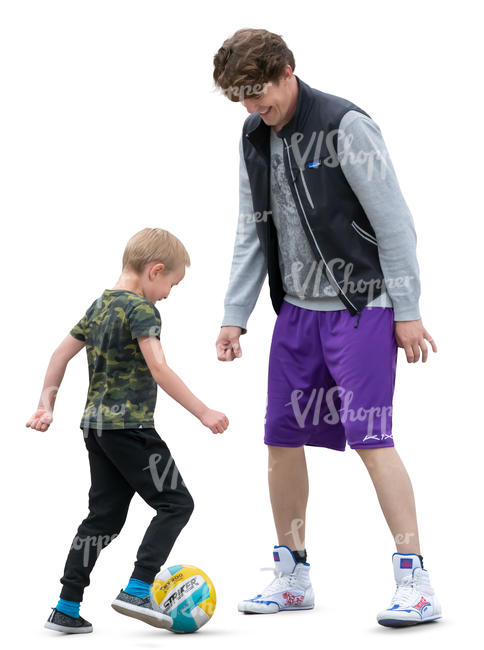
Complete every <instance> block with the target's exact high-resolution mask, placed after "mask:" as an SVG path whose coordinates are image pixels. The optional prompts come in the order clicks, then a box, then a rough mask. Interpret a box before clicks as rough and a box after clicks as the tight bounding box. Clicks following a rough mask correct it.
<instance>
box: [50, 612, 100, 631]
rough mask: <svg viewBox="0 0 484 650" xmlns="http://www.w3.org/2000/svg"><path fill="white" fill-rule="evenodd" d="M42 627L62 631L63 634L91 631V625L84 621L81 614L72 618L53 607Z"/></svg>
mask: <svg viewBox="0 0 484 650" xmlns="http://www.w3.org/2000/svg"><path fill="white" fill-rule="evenodd" d="M44 627H46V628H48V629H49V630H56V631H57V632H64V634H85V633H86V632H92V625H91V624H90V623H89V621H86V620H85V619H84V618H82V616H79V617H77V618H74V617H73V616H68V615H67V614H63V613H62V612H59V610H58V609H56V608H55V607H53V608H52V612H51V614H50V616H49V618H48V619H47V622H46V623H45V625H44Z"/></svg>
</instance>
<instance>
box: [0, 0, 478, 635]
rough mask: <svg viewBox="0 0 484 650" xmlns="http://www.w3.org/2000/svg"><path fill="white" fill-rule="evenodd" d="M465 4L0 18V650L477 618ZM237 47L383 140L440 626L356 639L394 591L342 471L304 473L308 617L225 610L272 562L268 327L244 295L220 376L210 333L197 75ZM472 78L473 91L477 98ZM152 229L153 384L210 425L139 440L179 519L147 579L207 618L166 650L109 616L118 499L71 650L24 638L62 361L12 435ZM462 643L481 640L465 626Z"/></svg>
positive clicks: (261, 305) (46, 573)
mask: <svg viewBox="0 0 484 650" xmlns="http://www.w3.org/2000/svg"><path fill="white" fill-rule="evenodd" d="M477 9H478V3H477V2H476V3H473V2H465V1H461V2H456V3H448V2H419V3H417V2H409V1H408V0H407V1H406V2H391V3H390V2H376V1H366V2H364V3H363V2H348V1H347V2H344V3H335V2H327V1H322V0H318V1H317V2H310V1H308V0H306V1H305V2H300V3H294V2H287V3H286V2H281V1H278V2H275V1H274V0H273V1H266V2H249V1H245V2H238V3H228V2H205V3H195V2H178V3H171V2H170V3H169V2H161V1H158V2H155V1H151V2H149V1H138V2H134V1H132V2H124V1H121V0H116V1H115V2H114V1H112V2H109V1H105V0H96V1H93V2H91V1H87V0H84V1H83V2H73V1H70V0H62V1H58V2H53V1H43V0H36V1H33V2H26V1H22V0H15V1H10V2H2V3H1V14H0V60H1V77H0V88H1V94H2V99H1V104H0V112H1V119H0V128H1V149H0V156H1V174H0V182H1V214H2V218H3V219H2V224H3V225H2V262H3V264H2V272H3V273H2V275H3V283H2V284H3V291H2V294H3V295H2V319H1V323H2V329H3V332H2V347H3V354H2V357H3V358H2V362H3V363H2V368H3V380H4V388H3V397H4V399H3V405H2V406H3V427H2V429H3V431H2V433H3V436H2V440H3V449H2V481H3V489H2V497H3V499H4V505H3V508H2V521H1V523H2V531H3V532H2V545H3V554H2V570H1V575H2V579H1V583H2V584H1V589H0V591H1V595H2V598H3V599H4V601H5V604H4V605H2V621H3V622H2V631H1V635H2V637H4V638H6V637H8V636H9V637H11V638H10V641H9V645H8V646H6V647H13V648H15V647H23V646H24V645H26V644H28V645H29V646H30V647H35V648H43V647H47V646H49V647H51V645H52V644H53V643H57V646H58V647H60V646H67V645H68V644H72V643H74V644H77V645H79V644H88V645H89V647H92V648H94V647H96V648H100V647H101V646H103V647H104V646H105V645H106V644H109V645H111V646H112V647H114V646H116V647H117V648H128V647H137V648H160V647H169V646H170V647H174V646H175V645H177V646H185V645H186V644H190V645H193V644H195V645H196V646H197V647H199V648H202V647H203V648H207V647H214V648H222V647H224V648H225V647H227V644H230V647H236V648H238V647H240V648H242V647H244V648H245V647H249V646H250V647H253V648H259V647H261V648H262V647H264V646H265V645H266V644H268V643H271V644H274V645H275V646H279V647H289V646H291V647H292V646H294V647H295V646H296V644H297V647H301V648H302V647H306V644H307V643H310V644H311V646H310V647H313V646H317V647H327V648H332V647H338V648H341V647H350V646H352V647H354V645H356V644H357V645H358V646H359V647H365V648H367V647H368V648H369V647H371V648H383V647H388V644H392V646H393V647H395V648H399V647H407V646H408V644H412V645H413V644H417V647H423V645H424V644H428V643H436V644H437V643H438V644H439V645H441V646H444V645H450V644H451V645H452V646H454V645H455V644H457V643H465V641H466V640H469V639H470V637H471V636H472V635H473V634H476V633H477V629H478V628H477V626H478V625H479V620H478V618H479V615H480V607H481V602H480V601H481V595H482V587H481V581H482V572H481V557H482V551H481V544H482V532H481V530H482V529H481V521H480V520H481V513H482V507H481V506H482V504H481V500H482V433H483V426H482V417H481V408H482V402H483V400H482V369H483V359H482V351H481V339H482V334H481V332H482V328H483V326H484V313H483V309H482V299H483V292H482V263H483V251H482V218H483V210H482V187H483V181H482V151H483V144H484V143H483V137H482V128H481V126H480V123H481V112H482V105H483V102H482V94H481V92H480V87H481V86H482V76H481V63H482V51H480V48H479V45H478V43H479V41H480V40H481V32H480V22H479V20H478V15H477ZM241 27H258V28H260V27H263V28H266V29H269V30H271V31H273V32H276V33H278V34H281V35H282V36H283V37H284V38H285V39H286V42H287V44H288V45H289V47H290V48H291V49H292V50H293V52H294V54H295V59H296V69H295V72H296V74H298V75H299V76H300V78H301V79H303V80H304V81H306V82H307V83H309V84H310V85H311V86H313V87H316V88H318V89H320V90H323V91H325V92H329V93H332V94H336V95H340V96H343V97H346V98H348V99H350V100H351V101H353V102H355V103H356V104H357V105H359V106H361V107H362V108H363V109H364V110H365V111H367V112H368V113H369V114H370V115H371V116H372V117H373V119H374V120H375V121H376V122H377V123H378V124H379V126H380V128H381V129H382V133H383V135H384V138H385V141H386V144H387V147H388V150H389V152H390V156H391V158H392V161H393V164H394V166H395V169H396V171H397V175H398V178H399V181H400V185H401V187H402V190H403V193H404V196H405V198H406V200H407V203H408V205H409V207H410V209H411V211H412V214H413V217H414V221H415V225H416V229H417V234H418V249H417V253H418V257H419V263H420V269H421V281H422V298H421V311H422V314H423V321H424V325H425V326H426V327H427V329H428V330H429V331H430V332H431V334H432V336H433V337H434V338H435V340H436V341H437V344H438V347H439V351H438V353H437V354H436V355H432V354H431V355H430V359H429V361H428V363H427V364H425V365H423V364H422V363H419V364H416V365H408V364H407V363H406V361H405V358H404V355H403V351H400V352H399V362H398V365H399V368H398V374H397V384H396V392H395V403H394V438H395V444H396V447H397V449H398V451H399V453H400V455H401V456H402V458H403V460H404V462H405V464H406V467H407V469H408V471H409V474H410V476H411V479H412V482H413V486H414V490H415V494H416V499H417V510H418V516H419V525H420V535H421V542H422V554H423V556H424V563H425V567H426V568H428V569H429V571H430V576H431V579H432V582H433V584H434V587H435V589H436V590H437V592H438V595H439V597H440V600H441V601H442V604H443V613H444V618H443V619H442V620H441V621H440V622H438V623H434V624H429V625H427V626H423V627H420V628H408V629H403V630H391V629H387V628H382V627H381V626H379V625H377V623H376V618H375V615H376V613H377V611H379V610H380V609H382V608H383V607H386V606H387V605H388V603H389V600H390V598H391V596H392V595H393V592H394V579H393V573H392V566H391V555H392V553H393V551H394V547H393V540H392V537H391V534H390V532H389V531H388V529H387V527H386V524H385V522H384V519H383V516H382V514H381V511H380V509H379V505H378V501H377V499H376V495H375V492H374V489H373V486H372V484H371V481H370V479H369V476H368V475H367V473H366V470H365V468H364V466H363V464H362V462H361V460H360V459H359V457H358V456H357V455H356V454H355V453H353V452H352V451H351V450H350V449H349V448H347V450H346V452H345V453H339V452H335V451H331V450H326V449H317V448H316V449H311V448H309V449H308V450H307V458H308V464H309V469H310V502H309V511H308V530H307V548H308V553H309V561H310V562H311V565H312V569H311V572H312V580H313V585H314V588H315V592H316V608H315V610H313V611H310V612H301V613H290V612H288V613H283V614H279V615H277V616H268V617H256V616H252V617H249V616H245V617H244V616H243V615H241V614H238V612H237V610H236V604H237V601H238V600H239V599H241V598H246V597H250V596H253V595H255V594H256V593H258V590H259V589H260V588H261V587H263V586H264V585H265V584H267V583H268V582H269V580H270V579H271V575H270V572H269V571H261V570H260V569H261V567H271V566H272V545H273V544H274V543H276V540H275V534H274V529H273V523H272V517H271V510H270V504H269V498H268V492H267V485H266V484H267V474H266V464H267V450H266V448H265V446H264V444H263V441H262V439H263V418H264V411H265V400H266V381H267V362H268V355H269V344H270V340H271V335H272V328H273V325H274V321H275V313H274V312H273V310H272V306H271V304H270V299H269V292H268V286H267V284H266V285H265V286H264V288H263V290H262V293H261V296H260V299H259V302H258V304H257V306H256V309H255V311H254V313H253V315H252V317H251V319H250V321H249V325H248V333H247V335H245V336H243V338H242V345H243V357H242V359H240V360H238V361H236V362H234V363H231V364H222V363H220V362H218V361H217V359H216V354H215V346H214V343H215V339H216V337H217V334H218V331H219V325H220V322H221V319H222V313H223V298H224V293H225V289H226V286H227V282H228V275H229V270H230V263H231V256H232V247H233V241H234V237H235V231H236V219H237V212H238V195H237V181H238V155H237V143H238V139H239V135H240V129H241V126H242V122H243V119H244V114H245V109H244V108H243V107H242V106H239V105H237V104H232V103H231V102H229V101H228V100H227V99H225V98H224V97H222V96H221V95H220V94H219V93H218V92H216V91H214V88H213V83H212V58H213V55H214V54H215V52H216V51H217V49H218V48H219V47H220V46H221V44H222V42H223V40H224V39H225V38H227V37H228V36H230V35H231V34H232V33H233V32H234V31H235V30H236V29H239V28H241ZM479 79H481V81H479ZM146 226H150V227H163V228H167V229H168V230H170V231H172V232H173V233H175V234H176V235H177V236H178V237H179V238H180V239H181V240H182V241H183V242H184V243H185V245H186V247H187V249H188V251H189V253H190V255H191V258H192V266H191V268H189V269H188V270H187V273H186V277H185V279H184V281H183V282H182V283H181V284H180V285H179V286H178V287H176V288H174V289H173V291H172V295H171V296H170V298H169V300H167V301H163V302H162V303H158V308H159V309H160V312H161V316H162V321H163V326H162V344H163V346H164V349H165V353H166V356H167V360H168V362H169V363H170V365H171V366H172V367H173V368H174V369H175V371H176V372H177V373H178V374H180V375H181V377H182V378H183V379H184V380H185V381H186V383H187V384H188V385H189V387H190V388H191V389H192V390H193V391H194V392H195V393H196V394H197V395H198V396H199V397H201V398H202V399H203V400H204V401H205V402H206V403H207V404H208V405H209V406H211V407H212V408H216V409H219V410H224V411H225V412H226V413H227V414H228V416H229V418H230V422H231V424H230V427H229V429H228V430H227V432H226V433H225V434H224V435H223V436H214V435H213V434H211V433H210V432H209V430H208V429H205V428H204V427H202V425H201V424H199V422H198V421H197V420H196V419H195V418H193V416H191V415H190V414H189V413H188V412H185V411H184V410H183V409H182V408H181V407H180V406H179V405H178V404H177V403H176V402H174V401H172V400H171V399H170V398H169V397H168V396H166V395H164V394H163V393H162V391H161V390H160V391H159V396H158V404H157V409H156V417H155V423H156V428H157V430H158V431H159V433H160V435H162V437H163V438H164V439H166V441H167V443H168V444H169V446H170V448H171V450H172V452H173V455H174V457H175V459H176V461H177V464H178V465H179V467H180V470H181V472H182V475H183V477H184V479H185V481H186V483H187V485H188V487H189V489H190V490H191V492H192V494H193V496H194V499H195V503H196V509H195V512H194V514H193V516H192V519H191V520H190V522H189V524H188V526H187V527H186V528H185V530H184V531H183V532H182V533H181V535H180V537H179V539H178V541H177V543H176V546H175V547H174V549H173V551H172V554H171V555H170V558H169V562H168V563H169V564H175V563H186V564H195V565H197V566H200V567H201V568H202V569H204V570H205V571H206V572H207V573H208V574H209V575H210V576H211V578H212V579H213V581H214V583H215V586H216V589H217V594H218V604H217V609H216V612H215V615H214V618H213V619H212V621H211V622H210V623H209V624H207V625H206V627H205V628H203V630H201V631H200V632H199V633H198V634H196V635H194V636H193V635H192V636H189V637H183V638H182V637H180V636H177V635H174V634H171V633H169V632H165V631H158V630H155V629H154V628H153V629H152V628H149V627H148V626H145V625H144V624H142V623H141V622H139V621H135V620H132V619H127V618H125V617H122V616H119V615H118V614H116V613H115V612H114V611H113V610H112V609H111V607H110V602H111V600H112V599H113V598H114V596H116V595H117V593H118V591H119V589H120V588H121V587H124V586H125V585H126V583H127V580H128V578H129V575H130V573H131V570H132V563H133V561H134V557H135V553H136V549H137V547H138V544H139V542H140V540H141V537H142V534H143V532H144V529H145V528H146V526H147V524H148V522H149V521H150V519H151V517H152V516H153V511H151V510H150V509H149V507H148V506H146V504H144V502H142V501H141V499H139V497H135V498H134V500H133V502H132V506H131V509H130V513H129V516H128V521H127V523H126V526H125V528H124V530H123V532H122V534H121V535H120V537H119V538H118V539H116V540H115V541H114V542H113V543H112V545H111V546H110V547H108V548H107V549H106V550H105V551H103V553H102V555H101V557H100V559H99V561H98V564H97V566H96V568H95V570H94V571H93V574H92V582H91V586H90V587H89V588H88V589H87V590H86V593H85V600H84V603H83V606H82V609H81V613H82V614H83V615H84V616H85V617H86V618H88V619H89V620H90V621H92V623H93V624H94V628H95V631H94V634H92V635H89V636H88V637H78V638H75V639H74V638H72V637H71V638H65V637H61V636H60V635H57V636H56V633H54V632H50V631H47V630H44V629H43V623H44V621H45V619H46V618H47V616H48V614H49V612H50V607H52V606H54V605H55V603H56V602H57V597H58V593H59V589H60V583H59V578H60V576H61V574H62V570H63V566H64V561H65V556H66V553H67V550H68V548H69V545H70V542H71V540H72V537H73V535H74V533H75V531H76V529H77V526H78V524H79V523H80V521H81V520H82V518H83V517H84V516H85V515H86V514H87V491H88V488H89V473H88V463H87V454H86V451H85V448H84V443H83V439H82V432H81V430H80V429H79V421H80V417H81V413H82V409H83V406H84V402H85V397H86V391H87V379H88V375H87V362H86V358H85V353H84V351H82V352H81V354H79V355H78V357H76V358H75V359H74V360H73V361H72V362H71V363H70V364H69V366H68V368H67V371H66V374H65V378H64V382H63V384H62V387H61V390H60V392H59V394H58V398H57V404H56V409H55V414H54V417H55V420H54V423H53V425H52V426H51V428H50V430H49V431H48V432H46V433H39V432H34V431H31V430H30V429H27V428H25V422H26V421H27V419H28V418H29V417H30V415H31V413H32V412H33V410H34V409H35V407H36V405H37V401H38V398H39V393H40V389H41V386H42V382H43V378H44V373H45V369H46V367H47V363H48V361H49V358H50V355H51V353H52V352H53V350H54V349H55V347H56V346H57V345H58V343H59V342H60V341H61V340H62V339H63V338H64V336H65V335H66V334H67V333H68V332H69V330H70V328H71V327H72V326H73V325H74V324H75V323H77V321H78V320H79V318H80V317H81V316H82V315H83V314H84V312H85V310H86V308H87V307H88V306H89V305H90V304H91V302H92V301H93V300H94V299H95V298H96V297H97V296H98V295H99V294H100V293H101V292H102V291H103V289H105V288H111V287H112V286H113V285H114V284H115V282H116V280H117V278H118V276H119V273H120V270H121V256H122V252H123V250H124V246H125V244H126V242H127V240H128V239H129V237H130V236H131V235H132V234H134V233H135V232H137V231H138V230H140V229H141V228H144V227H146ZM479 629H480V626H479Z"/></svg>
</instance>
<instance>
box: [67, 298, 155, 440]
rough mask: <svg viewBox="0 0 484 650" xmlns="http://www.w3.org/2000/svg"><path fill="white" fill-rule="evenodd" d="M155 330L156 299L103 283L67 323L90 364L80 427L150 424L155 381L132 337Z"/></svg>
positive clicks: (121, 427)
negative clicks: (79, 315)
mask: <svg viewBox="0 0 484 650" xmlns="http://www.w3.org/2000/svg"><path fill="white" fill-rule="evenodd" d="M160 331H161V318H160V313H159V311H158V310H157V308H156V307H155V305H154V304H153V303H152V302H150V301H149V300H148V299H147V298H144V297H143V296H140V295H139V294H137V293H134V292H133V291H128V290H127V289H105V291H104V292H103V294H102V295H101V296H100V297H99V298H97V299H96V300H95V301H94V302H93V303H92V305H91V306H90V307H89V309H88V310H87V311H86V313H85V314H84V316H83V317H82V318H81V320H80V321H79V322H78V323H77V325H75V326H74V327H73V328H72V329H71V331H70V334H71V335H72V336H73V337H74V338H76V339H79V340H80V341H85V342H86V352H87V360H88V366H89V389H88V393H87V400H86V406H85V408H84V413H83V416H82V419H81V424H80V427H81V429H87V428H93V429H130V428H133V427H135V428H145V427H146V428H154V420H153V414H154V410H155V405H156V396H157V388H158V387H157V384H156V382H155V380H154V379H153V376H152V375H151V372H150V370H149V368H148V366H147V364H146V361H145V359H144V357H143V354H142V352H141V350H140V347H139V345H138V341H137V340H136V339H137V337H139V336H156V337H157V338H158V339H159V338H160Z"/></svg>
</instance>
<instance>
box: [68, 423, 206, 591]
mask: <svg viewBox="0 0 484 650" xmlns="http://www.w3.org/2000/svg"><path fill="white" fill-rule="evenodd" d="M84 439H85V443H86V447H87V449H88V452H89V465H90V468H91V489H90V490H89V514H88V516H87V517H86V519H84V521H83V522H82V523H81V525H80V526H79V528H78V530H77V534H76V536H75V537H74V540H73V542H72V546H71V549H70V551H69V555H68V557H67V561H66V565H65V568H64V575H63V577H62V578H61V583H62V585H63V587H62V591H61V594H60V595H61V598H64V599H66V600H74V601H81V600H82V595H83V592H84V588H85V587H87V585H88V584H89V575H90V573H91V571H92V569H93V567H94V564H95V563H96V560H97V557H98V555H99V553H100V551H101V549H103V548H104V547H105V546H107V545H108V544H109V542H111V541H112V540H113V539H114V538H115V537H117V535H118V534H119V532H120V531H121V528H122V527H123V524H124V522H125V520H126V515H127V513H128V508H129V504H130V501H131V498H132V497H133V494H134V493H135V492H137V493H138V494H139V495H140V496H141V497H142V498H143V499H144V500H145V501H146V503H147V504H148V505H150V506H151V507H152V508H154V509H155V510H156V515H155V516H154V517H153V519H152V520H151V523H150V525H149V526H148V529H147V530H146V533H145V535H144V537H143V541H142V542H141V546H140V547H139V549H138V554H137V556H136V562H135V564H134V571H133V573H132V577H133V578H138V580H144V581H145V582H148V583H151V582H152V581H153V579H154V577H155V575H156V574H157V573H158V571H159V570H160V567H161V566H162V565H163V564H164V563H165V561H166V559H167V557H168V554H169V553H170V550H171V548H172V547H173V544H174V543H175V540H176V538H177V537H178V535H179V533H180V531H181V530H182V528H183V527H184V526H185V524H186V523H187V522H188V520H189V519H190V516H191V514H192V511H193V499H192V497H191V495H190V493H189V491H188V490H187V488H186V486H185V484H184V482H183V480H182V477H181V476H180V474H179V472H178V469H177V467H176V465H175V462H174V460H173V458H172V456H171V454H170V450H169V449H168V447H167V445H166V443H165V442H164V441H163V440H162V439H161V438H160V436H159V435H158V433H157V432H156V431H155V429H115V430H108V429H103V430H98V429H88V430H85V431H84Z"/></svg>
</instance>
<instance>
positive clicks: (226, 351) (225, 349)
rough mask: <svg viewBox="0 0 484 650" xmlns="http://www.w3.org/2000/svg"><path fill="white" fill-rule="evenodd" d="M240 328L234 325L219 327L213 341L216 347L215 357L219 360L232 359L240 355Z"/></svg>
mask: <svg viewBox="0 0 484 650" xmlns="http://www.w3.org/2000/svg"><path fill="white" fill-rule="evenodd" d="M241 333H242V328H240V327H237V326H235V325H224V327H222V328H221V330H220V334H219V335H218V339H217V341H216V342H215V345H216V347H217V359H218V360H219V361H233V360H234V359H236V358H238V357H241V356H242V348H241V347H240V343H239V337H240V335H241Z"/></svg>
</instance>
